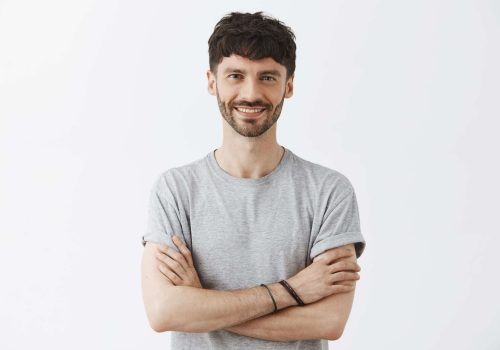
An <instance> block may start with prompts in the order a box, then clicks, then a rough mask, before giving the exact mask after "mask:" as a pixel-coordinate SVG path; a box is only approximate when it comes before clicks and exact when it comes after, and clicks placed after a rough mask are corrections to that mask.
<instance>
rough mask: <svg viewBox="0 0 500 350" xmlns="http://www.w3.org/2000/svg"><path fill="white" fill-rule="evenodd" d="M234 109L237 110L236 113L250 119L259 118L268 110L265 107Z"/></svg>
mask: <svg viewBox="0 0 500 350" xmlns="http://www.w3.org/2000/svg"><path fill="white" fill-rule="evenodd" d="M234 109H236V111H237V112H238V113H239V114H241V115H243V116H244V117H248V118H258V117H260V116H261V115H262V112H264V111H265V110H266V108H265V107H246V106H240V107H234Z"/></svg>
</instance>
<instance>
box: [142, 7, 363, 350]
mask: <svg viewBox="0 0 500 350" xmlns="http://www.w3.org/2000/svg"><path fill="white" fill-rule="evenodd" d="M294 39H295V36H294V34H293V32H292V31H291V29H290V28H289V27H286V26H285V25H284V24H283V23H282V22H280V21H278V20H276V19H273V18H271V17H268V16H265V15H263V14H262V12H257V13H254V14H250V13H234V12H233V13H231V14H229V15H226V16H225V17H223V18H222V19H221V20H220V21H219V22H218V23H217V25H216V26H215V29H214V32H213V34H212V36H211V37H210V39H209V56H210V57H209V60H210V69H209V70H208V72H207V78H208V91H209V93H210V94H212V95H215V96H216V97H217V101H218V105H219V109H220V112H221V115H222V117H223V118H222V124H223V143H222V146H221V147H220V148H218V149H215V150H214V151H211V152H210V153H208V154H207V155H206V156H205V157H203V158H201V159H199V160H196V161H194V162H191V163H189V164H186V165H184V166H180V167H177V168H171V169H168V170H167V171H165V172H164V173H162V174H161V175H160V177H159V178H158V179H157V181H156V182H155V184H154V186H153V189H152V191H151V202H150V208H149V221H148V228H147V232H146V234H145V235H144V236H143V245H144V247H145V248H144V255H143V261H142V287H143V297H144V305H145V309H146V314H147V317H148V320H149V322H150V325H151V327H152V328H153V329H154V330H155V331H157V332H164V331H172V334H171V341H172V349H176V350H177V349H252V350H255V349H328V340H335V339H338V338H339V337H340V336H341V335H342V332H343V330H344V327H345V324H346V322H347V318H348V316H349V313H350V310H351V306H352V302H353V298H354V287H355V282H356V280H357V279H359V274H358V272H359V271H360V268H359V265H358V264H357V257H359V256H360V255H361V253H362V252H363V250H364V247H365V241H364V239H363V236H362V234H361V232H360V227H359V214H358V207H357V203H356V196H355V193H354V189H353V187H352V185H351V183H350V182H349V180H348V179H347V178H346V177H345V176H344V175H342V174H341V173H339V172H338V171H335V170H332V169H329V168H326V167H323V166H321V165H318V164H315V163H312V162H309V161H306V160H304V159H302V158H300V157H299V156H297V155H296V154H294V153H293V152H292V151H291V150H289V149H287V148H285V147H283V146H280V145H278V144H277V142H276V128H277V123H276V122H277V120H278V118H279V116H280V113H281V109H282V106H283V102H284V99H285V98H289V97H291V96H292V94H293V78H294V70H295V48H296V47H295V42H294ZM307 117H308V118H310V117H311V116H307ZM174 236H177V237H178V238H177V239H176V238H174Z"/></svg>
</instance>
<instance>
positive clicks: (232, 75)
mask: <svg viewBox="0 0 500 350" xmlns="http://www.w3.org/2000/svg"><path fill="white" fill-rule="evenodd" d="M227 77H228V78H230V79H238V78H239V77H241V74H237V73H233V74H229V75H228V76H227Z"/></svg>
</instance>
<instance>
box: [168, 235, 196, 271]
mask: <svg viewBox="0 0 500 350" xmlns="http://www.w3.org/2000/svg"><path fill="white" fill-rule="evenodd" d="M172 241H173V242H174V244H175V245H176V247H177V248H179V251H180V252H181V254H182V255H184V259H185V260H186V263H187V265H188V266H189V267H193V257H192V255H191V251H190V250H189V249H188V247H186V244H184V242H183V241H182V240H181V239H180V238H179V237H178V236H174V237H173V239H172Z"/></svg>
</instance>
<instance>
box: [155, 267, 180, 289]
mask: <svg viewBox="0 0 500 350" xmlns="http://www.w3.org/2000/svg"><path fill="white" fill-rule="evenodd" d="M158 269H159V270H160V272H161V273H162V274H163V275H164V276H165V277H167V278H168V280H169V281H170V282H171V283H172V284H173V285H174V286H178V285H181V284H182V282H183V281H182V279H181V278H180V277H179V276H177V275H176V274H175V273H173V272H172V271H171V270H169V269H168V267H166V266H165V265H163V264H159V265H158Z"/></svg>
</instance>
